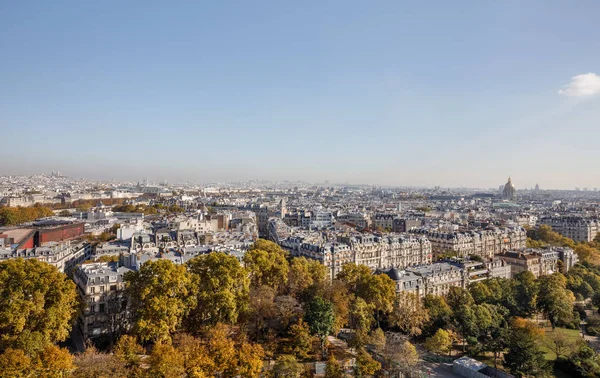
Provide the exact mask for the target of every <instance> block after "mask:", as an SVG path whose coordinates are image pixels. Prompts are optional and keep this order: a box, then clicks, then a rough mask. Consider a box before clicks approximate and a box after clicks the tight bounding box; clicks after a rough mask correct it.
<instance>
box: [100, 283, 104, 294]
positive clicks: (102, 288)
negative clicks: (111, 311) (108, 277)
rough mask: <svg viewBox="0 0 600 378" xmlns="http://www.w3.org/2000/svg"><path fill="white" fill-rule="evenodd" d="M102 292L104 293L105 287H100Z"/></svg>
mask: <svg viewBox="0 0 600 378" xmlns="http://www.w3.org/2000/svg"><path fill="white" fill-rule="evenodd" d="M100 292H101V293H104V285H102V286H100Z"/></svg>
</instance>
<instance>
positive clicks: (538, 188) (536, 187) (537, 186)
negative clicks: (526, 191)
mask: <svg viewBox="0 0 600 378" xmlns="http://www.w3.org/2000/svg"><path fill="white" fill-rule="evenodd" d="M535 191H536V192H539V191H540V184H535Z"/></svg>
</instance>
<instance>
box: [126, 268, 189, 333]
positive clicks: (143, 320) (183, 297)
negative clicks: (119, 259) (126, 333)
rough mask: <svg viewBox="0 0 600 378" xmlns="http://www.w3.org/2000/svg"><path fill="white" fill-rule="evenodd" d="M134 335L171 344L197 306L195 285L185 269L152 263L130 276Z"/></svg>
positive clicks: (128, 273) (128, 275) (128, 281)
mask: <svg viewBox="0 0 600 378" xmlns="http://www.w3.org/2000/svg"><path fill="white" fill-rule="evenodd" d="M125 281H126V282H127V285H128V290H129V293H130V297H131V299H132V311H133V314H134V320H135V323H134V332H135V334H137V335H138V337H139V338H140V340H142V341H163V342H170V340H171V333H172V332H174V331H176V330H177V329H179V328H180V326H181V323H182V321H183V318H184V317H185V316H186V315H187V314H188V313H189V312H190V310H191V309H193V308H194V307H195V305H196V296H195V293H194V285H193V282H192V279H191V276H190V274H189V273H188V272H187V270H186V267H185V266H183V265H175V264H174V263H173V262H171V261H170V260H163V259H161V260H156V261H149V262H147V263H145V264H143V265H142V266H141V268H140V269H139V271H131V272H127V274H126V275H125Z"/></svg>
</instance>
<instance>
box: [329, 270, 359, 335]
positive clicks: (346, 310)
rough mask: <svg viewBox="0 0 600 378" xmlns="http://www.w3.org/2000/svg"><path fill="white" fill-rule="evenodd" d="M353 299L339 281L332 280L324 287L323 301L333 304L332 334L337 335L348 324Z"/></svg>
mask: <svg viewBox="0 0 600 378" xmlns="http://www.w3.org/2000/svg"><path fill="white" fill-rule="evenodd" d="M353 298H354V295H353V294H352V293H350V291H349V289H348V287H347V286H346V285H345V284H344V282H342V281H340V280H337V279H334V280H332V281H331V283H329V284H327V285H326V286H325V294H324V299H325V300H328V301H330V302H331V303H332V304H333V311H334V313H335V322H334V325H333V333H337V332H338V331H339V330H340V329H341V328H342V327H344V326H345V325H346V324H347V323H348V321H349V316H350V302H351V301H352V299H353Z"/></svg>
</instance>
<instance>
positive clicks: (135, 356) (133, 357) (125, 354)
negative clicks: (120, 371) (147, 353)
mask: <svg viewBox="0 0 600 378" xmlns="http://www.w3.org/2000/svg"><path fill="white" fill-rule="evenodd" d="M113 353H114V355H115V357H117V358H118V359H120V360H121V361H123V362H124V363H125V364H126V366H128V367H133V366H138V365H139V364H140V361H141V357H140V356H141V355H142V354H144V348H142V346H141V345H140V344H138V343H137V340H136V339H135V337H133V336H129V335H123V336H121V338H120V339H119V340H118V341H117V343H116V344H115V346H114V347H113Z"/></svg>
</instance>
